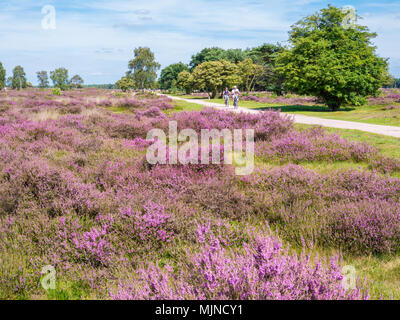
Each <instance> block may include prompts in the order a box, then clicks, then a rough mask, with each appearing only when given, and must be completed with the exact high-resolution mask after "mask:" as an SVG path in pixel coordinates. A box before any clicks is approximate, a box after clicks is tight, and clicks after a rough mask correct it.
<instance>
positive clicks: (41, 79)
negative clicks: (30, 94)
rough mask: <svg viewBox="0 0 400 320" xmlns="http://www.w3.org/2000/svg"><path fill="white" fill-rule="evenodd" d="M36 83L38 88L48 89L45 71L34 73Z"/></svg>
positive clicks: (47, 77)
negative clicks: (36, 79)
mask: <svg viewBox="0 0 400 320" xmlns="http://www.w3.org/2000/svg"><path fill="white" fill-rule="evenodd" d="M36 74H37V78H38V82H39V88H42V89H43V88H48V87H49V76H48V74H47V71H39V72H36Z"/></svg>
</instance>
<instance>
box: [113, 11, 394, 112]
mask: <svg viewBox="0 0 400 320" xmlns="http://www.w3.org/2000/svg"><path fill="white" fill-rule="evenodd" d="M348 17H349V12H348V11H346V10H343V9H341V8H337V7H334V6H331V5H329V6H328V7H327V8H324V9H321V10H320V11H318V12H316V13H315V14H313V15H310V16H308V17H305V18H303V19H301V20H300V21H298V22H297V23H295V24H294V25H293V26H292V27H291V30H290V32H289V40H288V42H289V45H288V46H281V45H280V44H267V43H266V44H263V45H261V46H259V47H256V48H250V49H246V50H241V49H228V50H224V49H221V48H218V47H214V48H206V49H203V50H202V51H201V52H199V53H197V54H195V55H193V56H192V59H191V61H190V62H189V64H184V63H182V62H179V63H175V64H171V65H169V66H167V67H166V68H164V69H163V70H162V71H161V76H160V78H159V81H158V82H156V78H157V77H156V73H157V71H158V70H159V69H160V65H159V64H158V63H157V62H156V61H155V59H154V54H153V53H152V52H151V50H150V49H149V48H138V49H135V57H134V59H133V60H132V61H130V62H129V70H128V72H127V73H126V76H125V77H123V78H122V79H121V80H119V81H118V82H117V86H118V87H119V88H121V89H122V90H128V89H130V88H136V89H144V88H156V87H159V88H161V89H163V90H175V89H180V90H184V91H185V92H186V93H191V92H192V91H193V90H199V91H202V92H206V93H207V94H208V95H209V97H210V98H214V97H216V96H217V95H218V93H220V92H222V91H223V89H224V88H225V87H228V88H231V87H232V86H234V85H236V86H239V87H240V88H241V89H242V90H244V91H252V90H261V91H264V90H268V91H273V92H275V93H276V94H278V95H282V94H285V93H296V94H300V95H310V96H315V97H318V98H319V99H320V101H321V102H323V103H325V104H326V105H327V106H328V107H329V108H330V109H331V110H337V109H339V108H340V106H342V105H344V104H349V105H355V106H357V105H362V104H364V103H365V102H366V98H367V97H368V96H378V95H379V89H380V88H382V87H384V86H398V85H399V82H398V80H395V79H394V78H393V77H392V76H391V75H390V74H389V71H388V70H389V64H388V59H385V58H382V57H379V56H378V55H377V53H376V47H375V46H374V45H373V43H372V40H373V39H374V38H375V37H376V36H377V34H376V33H373V32H371V31H369V29H368V27H366V26H362V25H359V24H357V22H356V21H355V22H354V24H352V25H348V24H346V23H345V22H346V21H347V20H348Z"/></svg>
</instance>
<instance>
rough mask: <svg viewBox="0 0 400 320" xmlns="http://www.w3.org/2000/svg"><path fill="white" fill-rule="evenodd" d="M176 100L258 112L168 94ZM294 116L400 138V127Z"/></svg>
mask: <svg viewBox="0 0 400 320" xmlns="http://www.w3.org/2000/svg"><path fill="white" fill-rule="evenodd" d="M168 97H170V98H171V99H174V100H183V101H186V102H190V103H197V104H200V105H203V106H206V107H212V108H218V109H220V110H225V111H233V112H245V113H254V114H255V113H258V112H259V111H258V110H254V109H248V108H241V107H239V108H237V109H233V107H230V108H226V107H225V106H224V105H223V104H220V103H213V102H208V101H204V100H199V99H183V98H179V97H173V96H168ZM292 116H293V117H294V120H295V122H297V123H303V124H311V125H319V126H324V127H331V128H338V129H351V130H360V131H365V132H371V133H377V134H382V135H385V136H391V137H396V138H400V127H393V126H382V125H377V124H369V123H362V122H352V121H344V120H332V119H323V118H317V117H309V116H304V115H300V114H296V115H292Z"/></svg>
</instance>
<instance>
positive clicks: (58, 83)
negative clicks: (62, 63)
mask: <svg viewBox="0 0 400 320" xmlns="http://www.w3.org/2000/svg"><path fill="white" fill-rule="evenodd" d="M50 79H51V81H53V85H54V87H55V88H59V89H61V90H68V89H69V81H68V70H67V69H65V68H58V69H56V70H54V71H51V72H50Z"/></svg>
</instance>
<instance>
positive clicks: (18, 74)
mask: <svg viewBox="0 0 400 320" xmlns="http://www.w3.org/2000/svg"><path fill="white" fill-rule="evenodd" d="M26 82H27V80H26V73H25V71H24V68H22V67H21V66H16V67H15V68H14V70H13V77H12V81H11V87H12V88H13V89H18V90H21V89H24V88H26Z"/></svg>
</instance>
